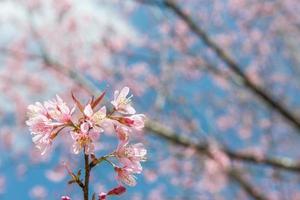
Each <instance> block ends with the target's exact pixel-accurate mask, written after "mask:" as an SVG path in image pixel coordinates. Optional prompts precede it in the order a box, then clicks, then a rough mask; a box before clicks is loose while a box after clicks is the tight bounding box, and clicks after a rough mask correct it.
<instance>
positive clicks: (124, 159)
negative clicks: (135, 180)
mask: <svg viewBox="0 0 300 200" xmlns="http://www.w3.org/2000/svg"><path fill="white" fill-rule="evenodd" d="M146 155H147V150H146V149H145V148H144V145H143V144H142V143H137V144H134V145H128V143H125V144H124V143H120V144H119V146H118V148H117V150H116V152H115V156H116V157H117V158H118V160H119V161H120V163H122V164H123V165H124V166H126V167H127V168H130V169H132V170H133V172H134V173H141V172H142V166H141V163H140V162H144V161H146Z"/></svg>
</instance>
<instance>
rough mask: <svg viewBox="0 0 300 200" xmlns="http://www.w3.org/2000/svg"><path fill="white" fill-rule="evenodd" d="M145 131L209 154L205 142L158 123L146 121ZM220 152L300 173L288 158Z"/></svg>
mask: <svg viewBox="0 0 300 200" xmlns="http://www.w3.org/2000/svg"><path fill="white" fill-rule="evenodd" d="M146 129H147V130H148V131H150V133H152V134H154V135H157V136H159V137H162V138H164V139H166V140H168V141H170V142H172V143H174V144H177V145H180V146H184V147H191V148H194V149H196V150H197V152H198V153H200V154H203V153H204V154H206V153H208V152H209V144H208V143H207V142H205V143H201V144H196V143H193V142H192V141H190V140H189V139H187V138H185V137H182V136H179V135H178V134H177V133H175V132H173V131H172V129H170V128H168V127H166V126H164V125H162V124H160V123H159V122H156V121H153V120H148V121H147V123H146ZM221 150H222V151H223V152H224V153H225V154H226V155H227V156H228V157H229V158H231V159H232V160H236V161H242V162H248V163H253V164H261V165H266V166H270V167H273V168H278V169H283V170H287V171H292V172H298V173H300V162H296V161H294V160H292V159H289V158H268V157H266V156H261V157H258V156H256V155H253V154H249V153H238V152H234V151H232V150H230V149H226V148H224V147H223V148H221Z"/></svg>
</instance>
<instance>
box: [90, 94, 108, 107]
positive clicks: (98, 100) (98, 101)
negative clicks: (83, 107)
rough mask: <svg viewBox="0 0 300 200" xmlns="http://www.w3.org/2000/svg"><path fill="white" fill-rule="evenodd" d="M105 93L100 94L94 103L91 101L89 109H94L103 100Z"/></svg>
mask: <svg viewBox="0 0 300 200" xmlns="http://www.w3.org/2000/svg"><path fill="white" fill-rule="evenodd" d="M105 93H106V92H105V91H104V92H102V94H101V95H100V96H99V97H98V98H97V99H95V101H93V102H92V103H91V107H92V108H95V107H96V106H97V105H98V104H99V103H100V102H101V100H102V99H103V97H104V96H105Z"/></svg>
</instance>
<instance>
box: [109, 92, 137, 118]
mask: <svg viewBox="0 0 300 200" xmlns="http://www.w3.org/2000/svg"><path fill="white" fill-rule="evenodd" d="M128 93H129V88H128V87H124V88H123V89H122V90H121V92H119V91H118V90H116V91H115V93H114V100H113V101H111V104H112V105H113V106H114V108H115V109H116V110H117V111H118V112H120V113H122V114H130V115H132V114H135V109H134V108H133V107H132V106H131V105H130V103H131V98H132V95H131V96H129V97H127V95H128Z"/></svg>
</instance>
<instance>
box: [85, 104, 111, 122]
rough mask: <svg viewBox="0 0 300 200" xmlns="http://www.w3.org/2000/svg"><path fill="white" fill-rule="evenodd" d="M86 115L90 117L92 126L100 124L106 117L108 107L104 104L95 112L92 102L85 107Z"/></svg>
mask: <svg viewBox="0 0 300 200" xmlns="http://www.w3.org/2000/svg"><path fill="white" fill-rule="evenodd" d="M83 112H84V115H85V116H86V117H87V118H88V120H89V122H90V124H91V126H93V127H95V126H98V127H99V126H100V125H101V124H102V123H103V122H104V121H105V117H106V107H105V106H103V107H102V108H101V109H100V110H98V111H97V112H95V113H94V111H93V109H92V106H91V104H88V105H87V106H86V107H85V108H84V111H83Z"/></svg>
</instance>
